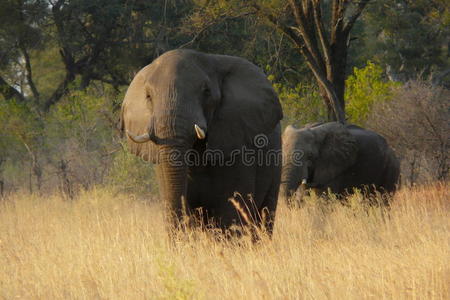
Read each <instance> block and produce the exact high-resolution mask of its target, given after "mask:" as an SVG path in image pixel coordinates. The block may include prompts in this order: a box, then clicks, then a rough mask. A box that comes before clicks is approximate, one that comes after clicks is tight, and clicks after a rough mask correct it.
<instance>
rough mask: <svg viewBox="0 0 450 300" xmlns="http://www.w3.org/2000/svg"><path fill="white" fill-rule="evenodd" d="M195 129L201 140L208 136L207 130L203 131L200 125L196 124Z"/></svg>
mask: <svg viewBox="0 0 450 300" xmlns="http://www.w3.org/2000/svg"><path fill="white" fill-rule="evenodd" d="M194 129H195V133H197V137H198V138H199V139H200V140H203V139H205V137H206V135H205V132H204V131H203V129H201V128H200V126H198V125H197V124H194Z"/></svg>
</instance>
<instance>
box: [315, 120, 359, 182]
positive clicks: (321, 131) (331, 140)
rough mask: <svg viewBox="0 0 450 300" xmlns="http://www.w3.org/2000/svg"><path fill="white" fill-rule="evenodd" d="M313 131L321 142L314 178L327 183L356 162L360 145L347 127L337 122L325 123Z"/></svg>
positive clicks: (316, 180)
mask: <svg viewBox="0 0 450 300" xmlns="http://www.w3.org/2000/svg"><path fill="white" fill-rule="evenodd" d="M312 131H313V132H314V135H315V136H316V138H317V141H319V143H320V145H319V149H320V150H319V156H318V158H317V160H316V163H315V166H314V176H313V180H314V183H316V184H326V183H328V182H329V181H331V180H332V179H333V178H335V177H336V176H338V175H339V174H341V173H342V172H344V171H345V170H346V169H347V168H349V167H350V166H352V165H353V164H354V163H355V162H356V159H357V155H358V145H357V142H356V139H355V137H354V136H353V135H351V133H350V132H349V131H348V130H347V128H346V127H345V126H344V125H342V124H340V123H337V122H331V123H325V124H323V125H320V126H317V127H314V128H312Z"/></svg>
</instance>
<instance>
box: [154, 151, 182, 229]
mask: <svg viewBox="0 0 450 300" xmlns="http://www.w3.org/2000/svg"><path fill="white" fill-rule="evenodd" d="M184 153H185V149H184V148H182V147H161V151H160V159H161V160H160V165H159V166H158V167H159V172H160V174H159V181H160V182H159V183H160V187H161V196H162V197H163V199H164V202H165V206H166V212H167V218H168V219H169V220H170V222H169V223H170V224H172V226H173V228H179V227H180V225H181V222H182V220H183V216H184V215H185V214H186V213H187V211H186V210H187V209H188V207H186V206H187V203H185V202H184V201H185V199H186V191H187V173H188V168H187V166H186V162H185V161H184V159H183V157H184ZM183 202H184V203H183Z"/></svg>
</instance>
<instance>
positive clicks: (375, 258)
mask: <svg viewBox="0 0 450 300" xmlns="http://www.w3.org/2000/svg"><path fill="white" fill-rule="evenodd" d="M449 199H450V193H449V189H448V186H445V185H434V186H431V187H419V188H415V189H405V190H401V191H400V192H399V193H398V194H397V195H396V197H395V200H394V203H393V205H392V209H391V211H390V213H388V214H383V213H382V212H381V210H380V209H371V210H369V211H367V210H364V209H362V208H361V207H360V206H359V205H358V204H354V205H352V206H350V207H344V206H341V205H338V204H331V205H328V206H325V207H324V206H322V205H319V204H317V203H311V202H309V203H308V204H307V205H306V206H305V207H303V208H300V209H294V210H289V209H287V207H286V206H285V205H284V203H281V204H280V207H279V211H278V214H277V223H276V229H275V233H274V237H273V240H272V241H267V240H265V241H263V242H262V243H260V244H258V245H252V244H251V242H250V241H249V239H246V238H244V239H242V240H240V241H239V242H236V241H229V242H216V241H214V240H213V239H212V238H211V237H210V236H209V235H207V234H204V233H201V232H195V231H191V232H189V233H187V234H186V235H185V236H183V237H180V239H179V240H178V241H177V245H176V246H175V247H172V246H169V243H168V239H167V236H166V233H165V230H164V224H163V218H162V210H161V207H160V205H158V204H146V203H143V202H139V201H138V200H136V199H133V198H131V197H127V196H124V195H113V194H112V193H111V192H109V191H107V190H102V189H97V190H93V191H90V192H86V193H84V194H82V195H80V197H79V199H77V200H76V201H64V200H63V198H61V197H59V196H52V197H38V196H28V195H23V194H22V195H20V194H17V195H14V196H11V197H9V198H8V199H4V200H3V201H2V203H1V205H0V298H5V299H13V298H16V297H17V298H22V299H31V298H33V299H35V298H41V299H53V298H59V299H61V298H64V299H70V298H76V299H92V298H93V299H99V298H107V299H143V298H145V299H158V298H163V299H185V298H194V299H197V298H198V299H216V298H223V299H230V298H234V299H363V298H364V299H382V298H383V299H402V298H411V299H449V297H450V287H449V286H450V285H449V278H450V268H449V262H450V251H449V250H450V249H449V229H450V228H449V227H450V226H449V225H450V224H449V208H450V204H449Z"/></svg>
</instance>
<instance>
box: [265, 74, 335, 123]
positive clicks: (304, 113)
mask: <svg viewBox="0 0 450 300" xmlns="http://www.w3.org/2000/svg"><path fill="white" fill-rule="evenodd" d="M272 79H273V77H272V76H269V80H272ZM273 87H274V89H275V91H276V92H277V93H278V97H279V99H280V101H281V105H282V107H283V115H284V118H283V121H282V124H283V127H286V126H287V125H296V126H298V127H301V126H303V125H305V124H307V123H313V122H320V121H326V116H327V112H326V109H325V107H324V105H323V100H322V97H321V96H320V94H319V92H318V90H317V88H316V87H314V86H313V85H311V84H302V83H299V84H297V85H296V86H295V87H289V86H287V85H284V84H281V83H275V84H273Z"/></svg>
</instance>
